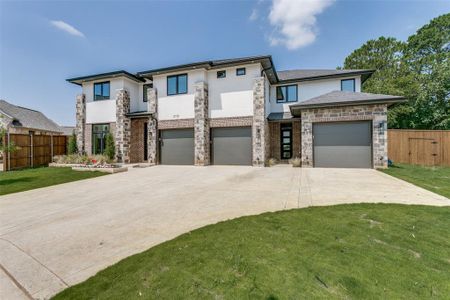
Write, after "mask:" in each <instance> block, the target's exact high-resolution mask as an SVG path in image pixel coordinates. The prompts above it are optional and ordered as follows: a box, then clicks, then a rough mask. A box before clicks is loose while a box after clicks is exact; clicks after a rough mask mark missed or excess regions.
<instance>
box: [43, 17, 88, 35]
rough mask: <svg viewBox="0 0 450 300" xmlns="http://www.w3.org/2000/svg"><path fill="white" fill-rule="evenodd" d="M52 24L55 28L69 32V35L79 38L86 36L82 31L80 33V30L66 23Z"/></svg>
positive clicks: (54, 22)
mask: <svg viewBox="0 0 450 300" xmlns="http://www.w3.org/2000/svg"><path fill="white" fill-rule="evenodd" d="M50 23H51V24H52V25H53V26H55V27H56V28H58V29H60V30H62V31H65V32H67V33H68V34H71V35H75V36H79V37H84V34H83V33H82V32H81V31H79V30H78V29H76V28H75V27H73V26H72V25H70V24H67V23H66V22H64V21H50Z"/></svg>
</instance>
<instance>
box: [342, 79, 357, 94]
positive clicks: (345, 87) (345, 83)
mask: <svg viewBox="0 0 450 300" xmlns="http://www.w3.org/2000/svg"><path fill="white" fill-rule="evenodd" d="M341 91H347V92H354V91H355V79H343V80H341Z"/></svg>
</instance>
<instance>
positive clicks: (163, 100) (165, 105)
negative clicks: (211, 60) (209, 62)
mask: <svg viewBox="0 0 450 300" xmlns="http://www.w3.org/2000/svg"><path fill="white" fill-rule="evenodd" d="M176 74H188V78H187V82H188V84H187V85H188V92H187V94H180V95H172V96H168V95H167V76H171V75H176ZM205 80H206V72H205V70H203V69H202V70H194V71H189V72H177V73H170V74H164V75H156V76H153V87H154V88H156V90H157V93H158V119H159V120H177V119H191V118H194V93H195V88H194V84H195V83H197V82H201V81H205Z"/></svg>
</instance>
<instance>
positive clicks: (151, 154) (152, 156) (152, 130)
mask: <svg viewBox="0 0 450 300" xmlns="http://www.w3.org/2000/svg"><path fill="white" fill-rule="evenodd" d="M147 99H148V100H147V110H148V111H149V112H151V113H153V116H152V117H149V118H148V123H147V155H148V156H147V163H149V164H151V165H156V163H157V161H158V93H157V91H156V89H154V88H150V87H149V88H147Z"/></svg>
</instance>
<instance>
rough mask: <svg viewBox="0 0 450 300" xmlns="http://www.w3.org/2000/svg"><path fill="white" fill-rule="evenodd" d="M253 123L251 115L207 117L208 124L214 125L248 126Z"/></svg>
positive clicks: (213, 126)
mask: <svg viewBox="0 0 450 300" xmlns="http://www.w3.org/2000/svg"><path fill="white" fill-rule="evenodd" d="M252 125H253V117H252V116H248V117H228V118H214V119H209V126H210V127H211V128H215V127H248V126H252Z"/></svg>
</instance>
